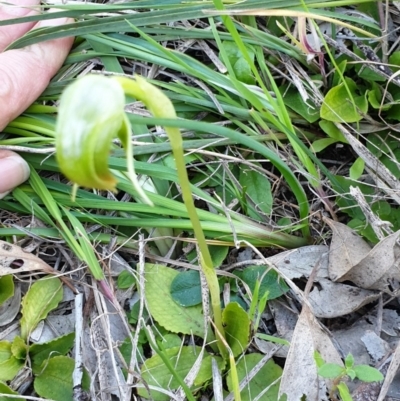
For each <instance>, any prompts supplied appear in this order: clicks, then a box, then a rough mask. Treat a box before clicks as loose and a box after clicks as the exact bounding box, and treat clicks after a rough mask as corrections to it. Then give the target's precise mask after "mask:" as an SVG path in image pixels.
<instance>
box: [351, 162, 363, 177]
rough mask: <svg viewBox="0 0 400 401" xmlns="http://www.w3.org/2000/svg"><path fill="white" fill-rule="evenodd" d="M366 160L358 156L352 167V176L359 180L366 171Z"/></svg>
mask: <svg viewBox="0 0 400 401" xmlns="http://www.w3.org/2000/svg"><path fill="white" fill-rule="evenodd" d="M364 167H365V162H364V160H363V159H362V158H361V157H357V159H356V161H355V162H354V163H353V164H352V166H351V167H350V178H351V179H352V180H358V179H359V178H360V177H361V175H362V173H363V172H364Z"/></svg>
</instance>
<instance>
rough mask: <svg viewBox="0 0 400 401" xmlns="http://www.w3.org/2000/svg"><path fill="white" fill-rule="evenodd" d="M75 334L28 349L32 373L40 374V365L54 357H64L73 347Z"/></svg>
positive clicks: (34, 345)
mask: <svg viewBox="0 0 400 401" xmlns="http://www.w3.org/2000/svg"><path fill="white" fill-rule="evenodd" d="M74 339H75V333H69V334H66V335H64V336H61V337H58V338H55V339H54V340H51V341H48V342H46V343H42V344H33V345H31V346H30V347H29V356H30V358H31V360H32V370H33V373H40V366H41V365H42V363H43V362H44V361H45V360H47V359H49V358H53V357H55V356H59V355H65V354H66V353H67V352H69V351H70V350H71V348H72V347H73V345H74Z"/></svg>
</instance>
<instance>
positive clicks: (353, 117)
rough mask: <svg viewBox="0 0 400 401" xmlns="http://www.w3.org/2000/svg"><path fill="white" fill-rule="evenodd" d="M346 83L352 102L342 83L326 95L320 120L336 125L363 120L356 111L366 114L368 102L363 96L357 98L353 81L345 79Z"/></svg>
mask: <svg viewBox="0 0 400 401" xmlns="http://www.w3.org/2000/svg"><path fill="white" fill-rule="evenodd" d="M346 83H347V87H348V89H349V91H350V94H351V95H352V97H353V100H351V98H350V96H349V93H348V91H347V88H346V86H345V84H344V83H343V82H342V83H341V84H340V85H338V86H335V87H333V88H332V89H330V90H329V92H328V93H327V94H326V96H325V99H324V103H323V104H322V106H321V118H324V119H325V120H328V121H332V122H337V123H339V122H346V123H354V122H357V121H360V120H361V119H362V118H363V117H362V115H361V114H360V113H359V112H358V109H359V110H360V111H361V112H363V113H366V112H367V111H368V101H367V99H366V97H365V96H364V95H362V96H359V95H358V94H357V85H356V84H355V82H354V81H352V80H351V79H349V78H346ZM353 101H354V102H353Z"/></svg>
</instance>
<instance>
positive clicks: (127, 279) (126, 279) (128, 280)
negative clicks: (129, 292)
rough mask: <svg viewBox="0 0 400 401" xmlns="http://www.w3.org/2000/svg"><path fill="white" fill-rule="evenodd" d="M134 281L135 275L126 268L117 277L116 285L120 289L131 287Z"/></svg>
mask: <svg viewBox="0 0 400 401" xmlns="http://www.w3.org/2000/svg"><path fill="white" fill-rule="evenodd" d="M135 283H136V279H135V276H134V275H133V274H132V273H130V272H128V271H127V270H124V271H122V272H121V273H120V274H119V276H118V279H117V286H118V288H120V289H121V290H124V289H126V288H130V287H132V286H133V285H134V284H135Z"/></svg>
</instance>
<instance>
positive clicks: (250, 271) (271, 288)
mask: <svg viewBox="0 0 400 401" xmlns="http://www.w3.org/2000/svg"><path fill="white" fill-rule="evenodd" d="M267 269H269V268H268V267H266V266H248V267H246V269H244V270H243V271H240V270H235V271H234V272H233V274H236V275H237V276H238V277H240V278H241V279H242V280H243V281H244V282H245V283H246V284H247V285H248V286H249V287H250V290H251V292H254V288H255V285H256V281H257V280H260V279H261V277H262V276H263V274H264V273H265V272H266V270H267ZM267 291H268V293H269V294H268V299H275V298H278V297H280V296H281V295H283V294H285V293H286V292H287V291H289V287H288V286H287V284H286V283H285V281H284V280H282V279H281V278H280V277H279V275H278V273H277V272H276V271H275V270H272V269H270V270H269V271H268V273H266V274H265V275H264V277H263V279H262V281H261V285H260V290H259V294H258V295H259V300H260V299H261V298H262V297H263V296H264V294H265V293H266V292H267Z"/></svg>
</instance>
